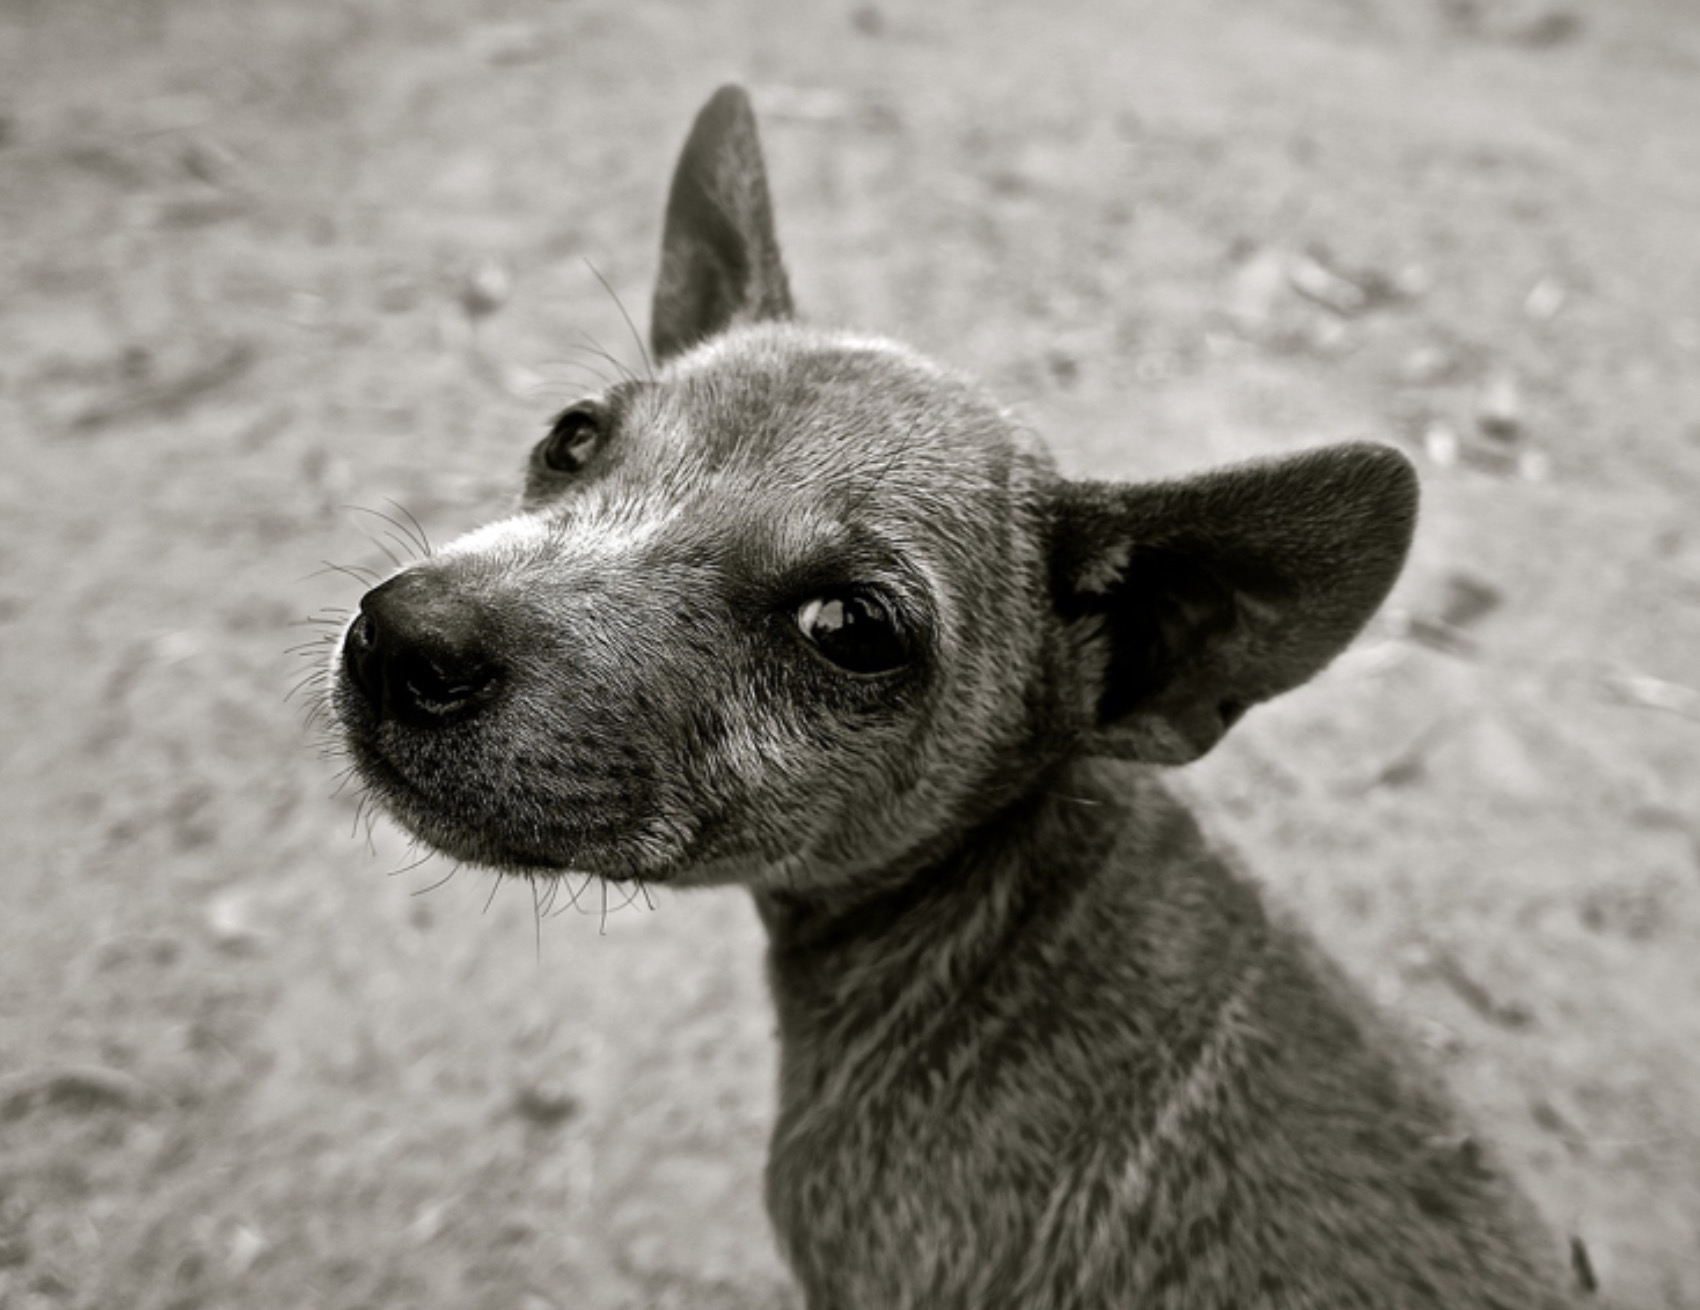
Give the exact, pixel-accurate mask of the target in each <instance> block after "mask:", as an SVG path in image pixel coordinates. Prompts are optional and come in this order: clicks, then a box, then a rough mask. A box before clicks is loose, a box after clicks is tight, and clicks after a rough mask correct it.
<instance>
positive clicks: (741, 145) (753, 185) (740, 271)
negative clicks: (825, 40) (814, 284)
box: [649, 86, 792, 362]
mask: <svg viewBox="0 0 1700 1310" xmlns="http://www.w3.org/2000/svg"><path fill="white" fill-rule="evenodd" d="M791 314H792V308H791V290H790V285H789V283H788V282H787V280H786V277H785V265H784V263H783V261H782V260H781V259H780V256H779V241H778V238H777V237H776V236H775V234H774V226H773V206H772V203H771V201H770V200H769V199H768V192H767V169H766V168H765V166H764V165H763V163H762V156H761V141H760V139H759V138H758V136H757V134H756V120H755V114H754V113H753V112H752V111H751V109H750V99H749V96H748V95H746V94H745V93H744V89H743V88H742V87H739V86H723V87H721V88H720V89H719V90H718V91H716V92H715V93H714V95H713V96H712V97H710V99H709V101H708V103H707V104H705V105H704V106H703V107H702V109H701V111H699V112H698V114H697V117H696V122H695V123H694V124H692V126H691V134H690V136H689V137H688V138H687V139H686V141H685V146H684V149H683V150H682V151H681V152H680V154H679V163H678V166H677V167H676V168H675V169H674V171H673V185H672V189H671V190H670V191H669V192H668V196H667V218H666V224H665V227H664V229H663V232H662V237H661V270H660V273H659V274H658V275H657V277H656V283H655V299H654V301H653V303H652V305H651V311H650V328H649V338H650V345H651V348H652V349H653V351H654V354H655V358H656V360H657V361H659V362H665V361H666V360H668V359H671V358H672V357H673V356H675V355H677V354H680V353H681V352H683V351H685V350H688V349H690V347H692V346H694V345H695V344H696V343H697V342H699V341H702V340H705V339H706V338H708V337H711V336H713V335H715V334H716V333H717V332H722V331H724V330H725V329H727V328H729V327H731V326H733V325H734V324H736V323H753V322H761V321H763V320H767V319H788V318H790V317H791Z"/></svg>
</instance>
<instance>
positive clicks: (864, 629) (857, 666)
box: [797, 590, 909, 673]
mask: <svg viewBox="0 0 1700 1310" xmlns="http://www.w3.org/2000/svg"><path fill="white" fill-rule="evenodd" d="M797 626H798V627H799V628H800V629H802V633H803V635H804V636H805V637H807V638H808V639H809V641H810V642H811V643H812V644H813V645H814V647H815V649H816V650H818V651H819V652H820V653H821V654H822V655H824V656H825V657H826V658H827V659H829V660H830V661H832V663H834V664H836V665H837V666H838V667H839V668H841V669H843V670H844V671H845V672H847V673H890V672H892V671H893V670H894V669H899V668H902V667H903V666H904V665H905V664H907V663H908V662H909V643H908V640H907V639H906V637H905V635H904V633H903V630H902V628H901V627H900V626H899V625H898V622H897V620H896V619H895V618H894V617H893V616H892V612H891V607H890V606H888V605H887V604H886V603H885V602H884V601H883V600H881V599H880V597H878V596H876V595H874V594H873V593H871V592H867V591H862V590H845V591H833V592H828V593H827V594H826V595H824V596H816V597H815V598H814V599H813V600H810V601H806V602H805V603H804V604H802V605H800V606H798V608H797Z"/></svg>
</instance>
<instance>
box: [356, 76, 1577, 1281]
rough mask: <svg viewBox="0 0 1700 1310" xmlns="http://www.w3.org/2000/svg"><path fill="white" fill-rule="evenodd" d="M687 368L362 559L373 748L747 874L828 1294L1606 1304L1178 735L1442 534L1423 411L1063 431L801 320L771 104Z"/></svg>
mask: <svg viewBox="0 0 1700 1310" xmlns="http://www.w3.org/2000/svg"><path fill="white" fill-rule="evenodd" d="M651 345H652V354H653V357H654V364H653V370H652V373H651V375H650V376H647V377H641V378H639V377H633V378H628V379H626V380H623V381H621V382H620V383H619V384H618V385H614V386H610V387H608V388H606V389H605V390H603V391H600V392H598V393H597V394H595V395H591V396H588V397H586V398H584V399H582V400H580V401H578V402H577V403H575V404H573V405H571V406H569V407H568V408H567V409H566V410H564V411H563V412H562V413H561V414H560V415H559V416H558V417H556V418H555V420H554V422H553V425H552V426H551V428H550V429H549V431H548V433H547V435H546V436H545V437H544V439H543V440H542V441H541V442H539V443H538V444H537V446H536V447H535V449H534V450H533V451H532V453H531V457H530V463H529V467H528V469H527V471H526V475H525V485H524V491H523V494H522V496H521V499H520V503H519V507H518V510H517V512H516V513H514V514H513V515H511V516H510V517H507V518H504V519H501V520H499V521H497V522H495V523H492V524H490V525H488V526H486V527H484V528H481V529H479V530H477V531H474V532H471V533H470V534H468V535H466V536H463V537H461V538H459V539H458V540H456V541H454V542H452V543H451V544H449V545H448V546H447V547H446V548H444V549H442V550H440V551H439V552H437V553H436V554H434V555H432V556H430V557H429V558H427V559H425V560H422V561H420V562H416V563H412V564H410V565H408V566H407V567H405V568H402V569H401V570H400V571H399V572H398V573H396V574H395V575H394V576H392V577H390V578H389V579H388V580H387V581H385V582H383V583H382V585H380V586H377V587H375V588H373V589H372V590H371V591H369V592H368V593H367V594H366V595H365V597H364V598H363V600H362V601H361V603H360V609H359V612H358V614H356V615H355V616H354V617H353V619H352V620H351V622H350V623H349V625H348V627H347V629H346V632H345V633H344V635H343V637H342V640H341V642H340V645H339V647H338V649H337V651H336V654H335V657H334V661H333V677H334V680H335V686H334V691H333V704H334V710H335V715H336V718H337V721H338V724H339V728H338V731H339V733H340V735H341V736H342V738H343V739H344V740H345V742H346V745H347V748H348V750H349V752H350V753H351V754H352V756H353V759H354V761H355V765H356V767H357V770H358V773H359V776H360V778H361V779H362V780H363V781H364V784H365V786H366V787H367V788H368V790H369V792H370V793H371V794H372V795H373V796H374V797H375V798H376V799H377V800H378V801H379V802H380V803H381V804H382V806H383V807H384V808H385V809H386V810H387V811H388V812H389V813H390V814H391V815H392V816H394V817H395V818H396V819H397V820H398V821H399V822H400V823H401V824H402V825H403V826H405V827H406V828H407V829H409V830H410V831H411V832H412V833H414V834H415V835H417V836H418V837H419V838H421V839H422V840H423V841H424V842H426V843H428V844H429V845H430V846H432V847H435V848H436V849H438V850H440V851H443V852H446V853H448V854H450V855H452V856H454V857H455V858H457V859H460V860H463V861H468V862H471V863H475V864H479V865H483V866H486V867H488V868H491V869H494V870H497V871H501V872H505V873H510V874H516V875H523V876H526V877H530V878H539V877H564V876H567V875H569V874H574V875H577V874H591V875H595V876H597V877H600V878H603V879H606V880H609V881H611V882H616V883H624V884H636V883H643V884H646V885H647V884H664V885H667V886H670V887H681V888H683V887H705V886H711V885H719V884H728V883H735V884H741V885H743V886H744V887H746V888H748V889H749V891H750V893H751V894H752V895H753V896H754V898H755V902H756V905H757V907H758V909H759V912H760V916H761V919H762V921H763V923H764V924H765V926H766V931H767V933H768V936H769V939H770V953H769V962H768V970H769V977H770V980H771V986H772V992H773V996H774V1000H775V1004H776V1009H777V1012H778V1026H779V1044H780V1075H779V1076H780V1095H779V1108H778V1114H777V1121H776V1123H775V1125H774V1128H773V1135H772V1142H771V1151H770V1156H769V1163H768V1168H767V1174H766V1201H767V1206H768V1210H769V1213H770V1215H771V1218H772V1221H773V1224H774V1228H775V1230H776V1232H777V1235H778V1238H779V1242H780V1244H781V1246H782V1248H783V1251H784V1254H785V1256H786V1257H787V1259H788V1261H789V1264H790V1266H791V1269H792V1270H793V1272H794V1274H795V1277H796V1280H797V1282H798V1284H799V1286H800V1287H801V1289H802V1292H803V1294H804V1296H805V1298H806V1301H807V1304H808V1306H809V1307H810V1310H1095V1308H1099V1307H1135V1306H1137V1307H1143V1308H1146V1310H1155V1308H1158V1307H1176V1308H1179V1307H1188V1308H1196V1307H1212V1308H1217V1310H1226V1308H1228V1307H1271V1308H1273V1307H1305V1308H1306V1310H1317V1308H1321V1307H1351V1308H1352V1310H1363V1308H1366V1307H1375V1308H1377V1310H1401V1308H1404V1307H1412V1308H1415V1307H1430V1308H1438V1307H1446V1308H1447V1310H1462V1308H1463V1307H1479V1308H1487V1307H1498V1308H1502V1310H1511V1308H1512V1307H1516V1308H1517V1310H1531V1308H1534V1307H1540V1308H1543V1310H1544V1308H1546V1307H1557V1306H1561V1305H1568V1304H1571V1303H1572V1302H1571V1291H1570V1289H1569V1288H1568V1286H1567V1285H1566V1283H1565V1280H1563V1279H1562V1278H1561V1277H1560V1274H1559V1270H1560V1269H1561V1267H1562V1262H1561V1259H1560V1255H1559V1252H1558V1251H1557V1250H1556V1249H1555V1248H1553V1246H1552V1244H1551V1242H1550V1241H1549V1239H1548V1238H1547V1237H1546V1236H1545V1235H1544V1234H1543V1232H1542V1231H1541V1229H1540V1227H1539V1226H1538V1224H1537V1222H1536V1220H1535V1218H1534V1216H1533V1212H1532V1210H1531V1208H1530V1206H1529V1205H1528V1203H1527V1202H1526V1201H1525V1200H1524V1199H1523V1198H1522V1197H1521V1195H1520V1194H1519V1193H1518V1192H1517V1190H1516V1189H1515V1188H1514V1187H1513V1186H1512V1185H1511V1183H1510V1182H1509V1181H1508V1180H1507V1179H1506V1178H1505V1177H1504V1176H1503V1174H1502V1173H1501V1172H1500V1171H1499V1170H1498V1169H1496V1168H1495V1166H1494V1165H1493V1163H1492V1161H1491V1160H1490V1158H1489V1156H1488V1154H1487V1152H1486V1151H1485V1150H1483V1149H1482V1148H1480V1147H1478V1146H1477V1145H1476V1144H1475V1139H1474V1138H1473V1137H1471V1136H1469V1135H1468V1133H1467V1132H1466V1131H1465V1129H1464V1128H1463V1127H1461V1126H1460V1124H1459V1122H1458V1119H1457V1116H1456V1114H1455V1113H1454V1111H1453V1109H1452V1108H1451V1107H1450V1105H1449V1103H1448V1102H1447V1100H1446V1099H1445V1098H1444V1096H1442V1095H1441V1094H1440V1093H1439V1092H1437V1091H1436V1090H1435V1089H1434V1087H1432V1086H1431V1084H1430V1082H1429V1081H1428V1080H1426V1079H1425V1078H1424V1077H1423V1076H1422V1075H1421V1074H1420V1073H1418V1072H1416V1071H1415V1069H1414V1067H1413V1065H1412V1063H1411V1062H1410V1060H1409V1059H1408V1058H1407V1056H1406V1053H1405V1050H1404V1047H1403V1044H1402V1043H1401V1041H1400V1040H1399V1038H1398V1036H1397V1034H1396V1033H1395V1032H1394V1031H1393V1030H1392V1028H1391V1027H1390V1025H1389V1024H1388V1022H1387V1021H1385V1020H1384V1019H1382V1018H1381V1017H1379V1016H1378V1015H1377V1014H1376V1013H1375V1012H1374V1011H1373V1009H1372V1008H1371V1007H1370V1006H1369V1005H1368V1004H1367V1003H1366V1002H1365V1001H1364V1000H1363V999H1362V998H1361V997H1360V996H1359V995H1358V993H1357V992H1356V991H1355V990H1354V989H1353V988H1352V986H1351V985H1350V984H1349V983H1348V982H1347V981H1346V980H1345V979H1344V978H1343V977H1342V976H1341V974H1340V973H1339V972H1338V971H1337V970H1336V969H1335V968H1334V967H1333V966H1332V965H1330V964H1329V962H1328V961H1327V960H1326V959H1325V958H1324V957H1323V956H1322V954H1321V953H1320V952H1319V951H1318V950H1317V949H1316V948H1315V946H1314V945H1313V944H1312V943H1311V941H1310V940H1309V939H1308V938H1306V937H1305V936H1304V934H1303V933H1302V932H1301V931H1299V930H1298V929H1296V928H1294V927H1292V926H1289V925H1287V924H1285V923H1283V922H1281V921H1279V920H1278V919H1276V918H1272V917H1271V915H1270V914H1269V913H1267V912H1266V910H1265V908H1264V905H1263V903H1262V901H1261V899H1260V896H1259V894H1258V892H1257V891H1256V889H1255V888H1254V886H1253V884H1252V883H1251V882H1249V881H1248V880H1247V879H1246V878H1245V877H1244V876H1242V875H1241V874H1240V873H1239V872H1237V871H1236V870H1235V868H1233V867H1232V866H1231V865H1230V864H1229V863H1228V862H1227V861H1226V860H1224V859H1223V858H1222V857H1221V856H1219V855H1217V854H1215V853H1214V852H1212V850H1211V849H1210V848H1209V847H1208V845H1207V843H1206V842H1205V840H1204V838H1203V837H1202V836H1201V834H1200V831H1199V828H1198V826H1197V825H1196V823H1195V821H1194V820H1193V818H1192V817H1191V816H1190V815H1189V814H1188V812H1187V811H1186V810H1185V808H1184V807H1183V806H1182V805H1181V804H1180V803H1179V802H1178V801H1177V800H1175V799H1174V798H1173V797H1172V796H1171V794H1170V793H1169V792H1168V791H1167V790H1165V787H1164V783H1163V779H1162V773H1163V771H1164V770H1165V769H1166V768H1168V767H1172V766H1175V765H1181V764H1185V763H1187V762H1188V761H1191V760H1193V759H1196V758H1198V757H1199V756H1201V755H1203V754H1204V753H1205V752H1206V751H1208V750H1210V749H1211V748H1212V747H1213V746H1214V745H1215V744H1216V743H1217V742H1218V741H1219V740H1220V739H1221V738H1222V736H1223V735H1224V734H1225V733H1226V732H1227V731H1228V730H1229V729H1230V728H1231V727H1232V726H1233V724H1234V723H1235V722H1236V721H1237V720H1238V719H1239V718H1240V717H1241V716H1242V715H1243V714H1244V713H1246V712H1247V711H1248V710H1250V709H1251V708H1252V707H1253V706H1255V705H1257V704H1258V703H1259V702H1262V701H1265V700H1268V699H1269V698H1271V697H1273V696H1277V695H1279V694H1280V693H1282V692H1284V691H1287V690H1289V689H1291V688H1293V687H1296V686H1298V685H1299V684H1301V683H1303V682H1305V681H1306V680H1307V679H1309V678H1310V677H1311V676H1312V675H1314V674H1315V673H1317V672H1318V671H1319V670H1320V669H1322V668H1323V667H1324V666H1325V665H1326V664H1328V663H1329V661H1330V660H1331V659H1332V658H1333V657H1334V656H1335V655H1337V654H1338V653H1339V652H1340V651H1341V650H1342V649H1343V648H1344V647H1345V646H1346V645H1347V643H1348V642H1349V641H1350V640H1351V639H1352V638H1353V636H1354V635H1355V634H1356V633H1357V632H1358V631H1359V629H1360V628H1361V627H1362V625H1363V624H1364V623H1365V621H1366V620H1367V619H1368V618H1369V617H1370V615H1371V614H1372V613H1373V612H1374V611H1375V610H1376V608H1377V607H1378V606H1379V605H1380V603H1381V601H1382V599H1383V598H1384V596H1385V595H1386V593H1387V591H1388V589H1389V588H1390V587H1391V586H1392V584H1393V582H1394V580H1395V578H1396V577H1397V576H1398V574H1399V572H1400V569H1401V567H1402V565H1403V562H1404V559H1405V555H1406V551H1407V548H1408V546H1409V543H1410V540H1411V535H1412V532H1413V528H1414V523H1415V517H1416V507H1417V483H1416V477H1415V474H1414V472H1413V470H1412V468H1411V466H1410V463H1409V462H1408V461H1407V460H1406V459H1405V458H1404V457H1403V456H1402V455H1400V454H1399V453H1397V452H1396V451H1394V450H1392V449H1390V448H1386V447H1381V446H1376V445H1368V444H1351V445H1337V446H1330V447H1325V448H1322V449H1316V450H1310V451H1306V452H1303V453H1298V454H1293V455H1290V456H1286V457H1282V458H1277V459H1272V460H1266V461H1262V462H1256V463H1249V464H1243V465H1239V466H1234V467H1228V468H1223V469H1218V470H1214V471H1210V472H1206V473H1203V474H1201V475H1198V476H1194V477H1191V478H1186V479H1181V480H1174V481H1165V482H1158V483H1148V484H1126V485H1123V484H1113V483H1104V482H1091V481H1073V480H1068V479H1065V478H1063V477H1061V476H1060V475H1059V474H1058V473H1057V471H1056V468H1055V466H1054V464H1053V462H1052V460H1051V458H1050V456H1049V455H1048V454H1047V453H1046V450H1045V448H1044V446H1043V445H1042V443H1041V442H1040V441H1039V440H1038V438H1037V437H1036V436H1035V435H1034V434H1033V433H1031V432H1030V431H1029V430H1028V429H1027V428H1026V427H1024V426H1023V425H1022V424H1021V423H1020V422H1019V421H1017V420H1016V419H1015V418H1014V417H1012V416H1011V414H1010V413H1009V412H1008V411H1007V410H1005V409H1003V408H1001V407H1000V406H999V405H998V404H997V403H996V402H995V401H994V400H992V399H991V398H990V397H989V396H988V395H987V393H986V392H985V391H984V390H982V389H981V387H979V386H978V385H976V384H975V383H974V382H973V381H971V380H969V379H967V378H965V377H963V376H961V375H959V374H957V373H955V372H953V371H951V370H949V369H947V368H944V367H941V366H940V365H938V364H936V363H933V362H931V361H929V360H928V359H925V358H923V357H922V356H920V355H918V354H916V353H915V352H913V351H911V350H910V349H908V348H906V347H904V346H902V345H899V344H896V343H894V342H891V341H888V340H885V339H882V338H878V337H871V336H865V335H858V334H853V333H848V332H841V331H828V330H823V329H820V328H815V327H808V326H803V325H800V324H799V323H797V322H796V321H795V320H794V316H793V308H792V301H791V295H790V291H789V286H788V281H787V276H786V272H785V267H784V263H783V261H782V259H781V256H780V251H779V245H778V242H777V239H776V236H775V228H774V222H773V216H772V211H771V204H770V200H769V193H768V186H767V181H766V174H765V170H764V164H763V160H762V154H761V149H760V145H759V142H758V139H757V134H756V126H755V120H754V117H753V115H752V112H751V109H750V105H749V101H748V99H747V98H746V96H745V95H744V93H743V92H742V91H741V90H739V89H738V88H736V87H730V86H729V87H725V88H722V89H721V90H720V91H719V92H717V93H716V94H715V95H714V96H713V98H712V99H710V100H709V101H708V103H707V105H706V106H705V107H704V108H703V110H702V111H701V113H700V115H699V116H698V118H697V120H696V122H695V125H694V127H693V129H692V131H691V133H690V136H689V139H688V141H687V143H686V145H685V147H684V150H683V153H682V155H681V157H680V160H679V162H678V166H677V170H676V173H675V175H674V178H673V183H672V187H671V190H670V193H669V196H668V201H667V208H666V219H665V231H664V236H663V241H662V253H661V266H660V273H659V277H658V281H657V285H656V290H655V294H654V303H653V322H652V327H651Z"/></svg>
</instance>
